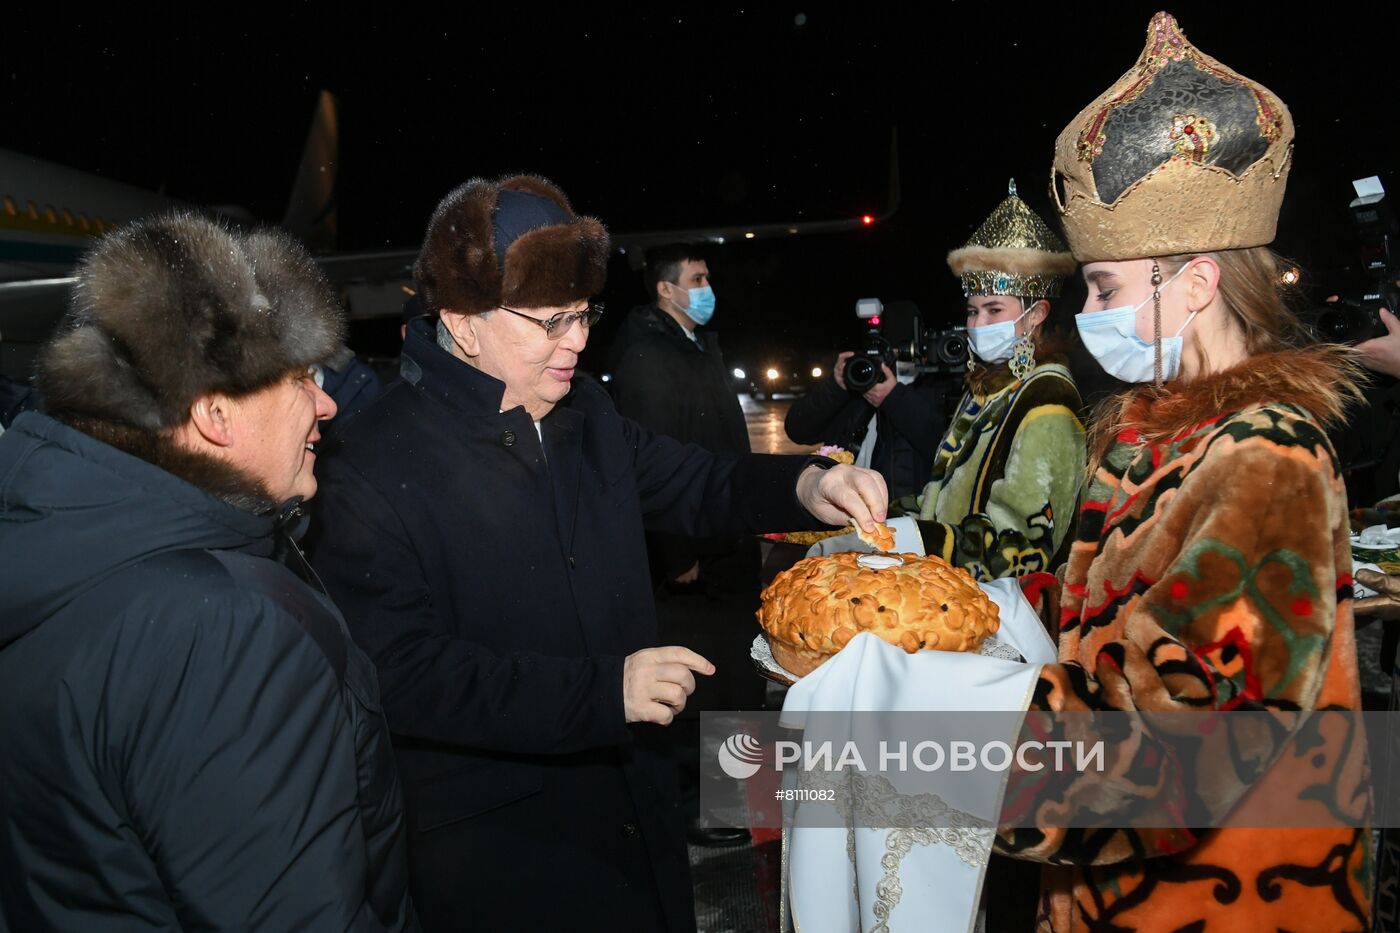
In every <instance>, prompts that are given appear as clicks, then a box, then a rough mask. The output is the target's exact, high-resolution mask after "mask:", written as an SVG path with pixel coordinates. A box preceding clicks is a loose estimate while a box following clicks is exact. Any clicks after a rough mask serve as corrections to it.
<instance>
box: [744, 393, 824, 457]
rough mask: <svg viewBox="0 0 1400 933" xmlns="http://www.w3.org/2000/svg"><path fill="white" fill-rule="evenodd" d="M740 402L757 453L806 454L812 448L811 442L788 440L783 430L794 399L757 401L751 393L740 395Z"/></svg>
mask: <svg viewBox="0 0 1400 933" xmlns="http://www.w3.org/2000/svg"><path fill="white" fill-rule="evenodd" d="M739 404H740V405H742V406H743V408H744V420H745V421H746V422H747V423H748V427H749V443H750V444H751V445H752V447H753V452H754V453H756V454H805V453H809V452H811V450H812V446H811V445H810V444H794V443H793V442H792V441H790V440H788V436H787V433H786V432H785V431H784V430H783V419H784V418H785V417H787V411H788V409H789V408H790V407H792V399H791V398H788V397H781V398H778V399H775V400H773V399H765V400H764V401H762V402H756V401H754V400H753V398H752V397H751V396H749V395H740V396H739Z"/></svg>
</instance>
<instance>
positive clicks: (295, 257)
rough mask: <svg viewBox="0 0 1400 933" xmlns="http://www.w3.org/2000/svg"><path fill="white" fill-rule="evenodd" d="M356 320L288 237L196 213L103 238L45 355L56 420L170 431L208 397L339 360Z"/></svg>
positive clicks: (44, 380) (42, 365) (42, 368)
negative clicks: (347, 316)
mask: <svg viewBox="0 0 1400 933" xmlns="http://www.w3.org/2000/svg"><path fill="white" fill-rule="evenodd" d="M344 334H345V324H344V319H343V317H342V315H341V311H340V307H339V305H338V304H337V303H336V301H335V296H334V295H333V294H332V293H331V290H330V288H329V286H328V285H327V284H326V280H325V279H324V278H323V277H322V276H321V272H320V270H319V269H318V268H317V267H316V263H315V262H314V261H313V260H312V258H311V256H310V255H309V254H308V253H307V252H306V250H305V249H303V248H302V246H301V245H300V244H299V243H297V242H296V241H295V240H293V239H292V238H291V237H289V236H287V235H286V234H283V233H278V232H275V231H269V230H259V231H255V232H250V233H244V232H240V231H235V230H230V229H228V228H227V227H225V226H223V225H221V224H219V223H216V222H215V221H212V220H209V219H206V218H204V217H201V216H198V215H196V214H192V213H188V212H177V213H171V214H165V215H161V216H158V217H153V218H149V219H146V220H140V221H137V222H135V223H132V224H129V225H127V226H125V227H122V228H120V229H118V230H116V231H115V232H113V233H110V234H108V235H106V236H104V237H103V238H102V239H101V240H100V241H98V243H97V246H96V247H95V248H94V249H93V250H92V252H90V253H88V255H87V256H86V257H84V259H83V260H82V262H81V263H80V265H79V267H78V282H77V285H76V286H74V290H73V295H72V300H71V302H70V306H69V311H68V315H67V317H66V318H65V319H64V322H63V324H61V325H60V327H59V329H58V332H57V333H56V334H55V335H54V337H53V339H52V341H50V343H49V345H48V346H47V347H46V348H45V349H44V351H43V354H42V356H41V357H40V360H39V378H38V385H39V392H40V395H41V396H42V398H43V407H44V410H45V411H46V412H48V413H49V414H51V415H53V416H55V417H57V418H59V419H60V420H63V419H65V418H96V419H99V420H101V421H106V422H112V423H116V424H122V425H129V426H132V427H136V428H140V429H142V430H145V431H150V432H159V431H161V430H163V429H167V428H172V427H175V426H177V425H180V424H183V423H184V422H185V421H186V420H187V419H188V418H189V409H190V405H191V404H192V403H193V402H194V400H195V399H196V398H197V397H199V396H200V395H202V394H204V393H207V392H224V393H227V394H229V395H234V396H239V395H246V394H248V393H250V392H254V391H256V390H258V389H261V388H264V387H265V386H268V385H270V384H272V383H273V382H275V381H277V379H279V378H280V377H282V376H284V375H286V374H287V373H290V372H292V371H294V370H298V369H304V368H306V367H308V366H310V365H311V364H313V363H321V362H324V361H326V360H329V359H330V358H331V357H333V356H334V355H336V354H337V352H339V351H340V349H341V344H342V341H343V339H344Z"/></svg>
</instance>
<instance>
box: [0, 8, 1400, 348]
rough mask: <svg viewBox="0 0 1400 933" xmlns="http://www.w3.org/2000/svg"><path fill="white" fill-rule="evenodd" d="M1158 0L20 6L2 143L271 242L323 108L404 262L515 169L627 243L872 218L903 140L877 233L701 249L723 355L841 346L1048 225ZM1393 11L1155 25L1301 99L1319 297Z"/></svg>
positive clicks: (343, 214)
mask: <svg viewBox="0 0 1400 933" xmlns="http://www.w3.org/2000/svg"><path fill="white" fill-rule="evenodd" d="M1156 9H1157V6H1156V5H1155V4H1144V3H1136V2H1126V3H1099V4H1093V5H1088V4H1084V5H1076V4H1060V5H1052V4H1039V5H1034V6H1030V5H1027V6H1024V7H1023V6H1021V5H1008V4H968V3H963V2H952V3H932V4H927V5H924V6H922V7H920V8H919V9H918V11H916V12H909V11H901V10H898V9H896V8H894V7H882V6H880V5H877V4H844V5H841V6H839V7H836V8H835V9H829V8H827V7H826V6H822V7H816V6H806V5H802V4H787V5H781V6H780V5H773V4H758V5H753V6H746V7H743V8H739V7H718V6H712V5H704V6H701V5H698V4H697V5H692V6H689V7H674V8H670V7H665V6H641V5H637V6H625V5H622V6H612V7H609V6H605V5H590V6H588V7H587V8H585V9H582V10H575V11H567V10H555V9H553V8H550V7H545V6H534V5H525V4H498V5H495V6H493V7H489V8H480V7H479V5H471V6H467V5H463V6H460V7H459V6H455V5H452V6H448V7H445V8H442V9H433V8H414V7H411V6H408V5H393V6H381V7H379V8H378V11H377V12H376V13H375V14H374V15H365V14H362V13H357V12H354V10H353V7H351V6H349V5H345V6H339V7H334V8H324V9H321V8H316V7H312V6H308V5H305V4H286V5H284V6H283V7H281V8H269V9H263V8H241V7H228V8H220V7H211V8H206V9H197V8H196V7H194V6H191V5H183V6H180V7H169V8H166V7H149V8H141V7H138V6H135V5H133V6H130V7H128V8H126V9H125V10H124V11H123V12H122V13H121V14H120V15H112V16H110V17H108V18H106V19H99V18H97V17H95V16H93V15H90V14H87V13H81V14H79V13H72V12H70V13H67V14H65V18H64V19H61V20H48V19H44V20H40V19H35V18H25V17H26V16H27V15H28V14H20V15H15V14H11V13H7V14H6V17H5V18H6V20H7V22H6V28H5V30H4V35H3V40H2V41H0V78H2V79H3V92H0V108H3V118H2V119H0V146H3V147H4V148H7V149H13V150H17V151H20V152H26V153H30V154H33V155H36V156H39V157H42V158H45V159H49V160H52V161H55V162H59V163H62V164H65V165H69V166H72V167H75V168H78V169H83V170H86V171H91V172H97V173H100V174H102V175H104V176H108V177H110V178H113V179H117V180H120V181H124V182H127V183H130V184H134V185H138V186H141V187H146V188H153V189H162V190H164V191H165V192H166V193H168V194H169V195H170V196H172V197H176V198H180V199H182V200H186V201H190V202H196V203H207V204H237V205H242V206H244V207H246V208H248V209H249V210H251V211H252V212H253V213H254V214H255V215H256V216H258V217H260V218H263V219H266V220H269V221H273V222H275V221H276V220H277V219H279V218H280V217H281V214H282V211H283V209H284V207H285V204H286V200H287V196H288V193H289V191H290V188H291V183H292V178H293V175H294V172H295V169H296V166H297V163H298V161H299V159H300V156H301V148H302V143H303V139H304V137H305V133H306V129H307V125H308V123H309V120H310V115H311V112H312V108H313V106H314V103H315V100H316V96H317V93H318V91H319V90H320V89H321V88H328V89H330V90H331V91H333V92H334V93H335V94H336V95H337V97H338V99H339V102H340V127H341V144H340V167H339V189H338V203H339V218H340V231H341V234H340V241H339V247H340V248H341V249H379V248H385V247H413V246H415V245H416V244H417V242H418V241H419V239H420V238H421V235H422V230H423V227H424V225H425V223H426V219H427V216H428V214H429V212H430V211H431V209H432V207H433V205H434V204H435V203H436V201H437V200H438V198H440V197H441V196H442V195H443V194H444V193H445V192H446V191H447V190H448V189H449V188H450V187H452V186H453V185H455V184H457V183H458V182H460V181H463V180H465V179H466V178H468V177H470V176H473V175H486V176H491V175H497V174H501V173H506V172H514V171H530V172H537V173H540V174H543V175H545V176H547V177H550V178H552V179H553V180H554V181H556V182H557V183H559V184H560V185H561V186H562V187H563V188H564V190H565V191H566V192H568V194H569V195H570V197H571V198H572V199H573V201H574V204H575V207H576V208H578V209H579V210H580V211H583V212H587V213H591V214H594V215H596V216H598V217H600V218H602V219H603V220H604V221H605V222H606V223H607V224H608V225H609V226H610V227H612V228H613V229H615V230H636V229H647V228H671V227H679V226H687V225H703V224H718V223H730V224H732V223H761V222H776V221H787V220H796V219H811V220H819V219H829V218H841V217H854V216H858V215H860V214H862V213H867V212H868V213H872V214H879V213H881V212H882V211H883V210H884V209H885V206H886V201H887V197H888V188H889V181H890V179H889V164H890V138H891V130H892V129H893V128H896V127H897V128H898V139H899V147H898V148H899V152H898V155H899V163H900V167H901V172H900V182H901V186H902V195H903V197H902V201H901V203H900V206H899V209H898V211H897V212H896V213H895V214H894V216H893V217H892V218H891V219H889V220H888V221H885V222H882V223H879V224H876V225H874V226H873V227H870V228H866V229H861V230H855V231H852V232H850V233H843V234H833V235H824V236H813V237H804V238H801V239H793V240H788V241H776V240H755V241H750V242H742V241H741V242H737V243H727V244H725V245H724V246H720V247H716V248H715V249H714V250H713V255H712V263H711V265H712V268H713V271H714V273H715V290H716V293H717V295H718V298H719V306H718V312H717V315H716V320H715V327H716V328H718V329H719V330H720V331H721V332H722V333H723V335H724V341H725V344H726V346H727V347H728V348H729V353H730V355H732V356H734V357H735V358H747V357H749V356H753V355H755V354H758V353H760V352H769V351H771V350H773V349H774V348H780V347H783V348H791V349H794V350H798V349H800V350H801V352H803V353H813V354H816V353H821V354H826V355H830V354H831V353H834V351H835V350H836V349H838V348H840V347H841V346H849V345H850V344H851V343H853V342H854V339H855V336H856V334H857V333H858V330H857V327H856V325H855V320H854V315H853V313H852V308H853V305H854V302H855V300H856V299H857V298H860V297H864V296H880V297H881V298H883V299H884V300H885V301H886V302H889V301H891V300H895V299H901V298H910V299H914V300H915V301H917V302H919V304H920V305H921V306H922V307H923V308H924V309H925V313H926V315H929V316H932V317H935V318H936V319H937V321H938V323H941V324H951V323H960V320H959V319H960V317H961V315H960V309H961V306H962V303H961V296H960V293H959V290H958V288H957V283H956V280H955V279H954V278H953V277H952V276H951V274H950V273H949V272H948V269H947V267H946V265H945V264H944V259H943V257H944V255H945V254H946V252H947V251H948V250H949V249H952V248H955V247H957V246H959V245H961V244H962V242H963V241H964V240H965V239H966V237H967V236H968V235H969V234H970V233H971V231H972V230H973V229H974V228H975V227H976V226H977V224H978V223H980V222H981V220H982V219H983V218H984V217H985V216H986V215H987V214H988V213H989V212H990V211H991V209H992V208H993V207H994V206H995V205H996V204H997V203H998V202H999V201H1000V200H1001V198H1002V197H1003V196H1004V195H1005V191H1006V180H1007V178H1008V177H1011V176H1015V177H1016V178H1017V180H1018V181H1019V183H1020V191H1021V194H1022V196H1023V197H1024V198H1026V200H1027V201H1029V203H1030V204H1031V206H1032V207H1033V208H1035V209H1037V210H1038V211H1040V212H1041V213H1042V214H1043V215H1045V216H1047V217H1048V216H1050V212H1049V209H1048V198H1047V195H1046V184H1047V179H1048V176H1049V169H1050V162H1051V158H1052V147H1053V143H1054V139H1055V136H1056V135H1057V134H1058V133H1059V131H1060V130H1061V129H1062V128H1063V127H1064V126H1065V124H1066V123H1067V122H1068V121H1069V120H1070V119H1071V118H1072V117H1073V116H1074V115H1075V114H1076V113H1077V112H1078V111H1079V110H1080V108H1082V107H1083V106H1085V105H1086V104H1088V103H1089V101H1090V100H1091V99H1093V97H1095V96H1096V95H1097V94H1098V93H1100V92H1101V91H1103V90H1105V89H1106V88H1107V87H1108V86H1109V84H1110V83H1112V82H1113V81H1114V80H1116V79H1117V78H1118V77H1119V75H1120V74H1122V73H1123V72H1124V71H1125V70H1126V69H1127V68H1128V67H1129V66H1131V65H1132V63H1133V62H1134V60H1135V59H1136V57H1137V55H1138V53H1139V51H1140V49H1141V48H1142V45H1143V41H1144V36H1145V29H1146V25H1147V22H1148V20H1149V18H1150V17H1151V15H1152V13H1153V12H1154V11H1155V10H1156ZM1381 9H1382V7H1381V5H1374V6H1363V5H1349V4H1338V3H1329V4H1316V5H1307V6H1301V7H1285V6H1284V5H1262V4H1248V5H1246V4H1222V3H1218V2H1217V3H1210V4H1205V3H1196V2H1192V3H1177V4H1174V5H1173V6H1172V7H1171V11H1172V12H1173V13H1174V14H1176V15H1177V17H1178V19H1179V20H1180V22H1181V24H1182V26H1183V28H1184V29H1185V31H1186V33H1187V35H1188V36H1189V37H1190V38H1191V40H1192V41H1193V42H1195V43H1196V44H1197V45H1198V46H1200V47H1201V48H1202V49H1204V50H1205V51H1206V52H1207V53H1209V54H1212V55H1214V56H1216V57H1217V58H1219V59H1220V60H1222V61H1223V62H1225V63H1226V64H1227V65H1229V66H1231V67H1233V68H1234V69H1235V70H1237V71H1239V72H1240V73H1242V74H1244V75H1247V76H1249V77H1251V78H1255V79H1257V80H1259V81H1261V82H1263V83H1264V84H1266V85H1267V86H1269V87H1270V88H1271V89H1272V90H1273V91H1274V92H1275V93H1277V94H1278V95H1279V97H1280V98H1281V99H1282V100H1283V101H1284V102H1286V103H1287V104H1288V105H1289V106H1290V108H1291V110H1292V113H1293V117H1294V120H1295V121H1296V124H1297V134H1298V135H1297V139H1298V146H1297V151H1296V154H1295V160H1294V166H1293V171H1292V175H1291V177H1290V179H1289V193H1288V197H1287V199H1286V201H1285V205H1284V210H1283V216H1282V221H1281V224H1280V230H1279V238H1278V242H1277V244H1276V247H1277V248H1278V249H1279V250H1281V251H1282V252H1285V253H1287V254H1290V255H1292V256H1294V257H1296V258H1297V259H1298V260H1299V261H1300V262H1301V263H1302V264H1303V267H1304V269H1305V272H1306V273H1307V275H1306V276H1305V279H1304V282H1305V284H1306V285H1310V286H1311V287H1312V288H1313V289H1314V290H1315V292H1316V294H1318V296H1319V297H1320V296H1321V295H1325V294H1327V293H1329V292H1332V291H1336V290H1338V289H1345V288H1348V287H1354V286H1355V285H1357V284H1359V283H1358V282H1357V280H1356V271H1355V268H1354V267H1355V265H1356V262H1355V259H1354V255H1355V253H1356V242H1355V238H1354V235H1353V232H1352V229H1351V226H1350V221H1349V217H1348V213H1347V204H1348V202H1349V201H1350V199H1351V198H1352V196H1353V194H1352V190H1351V186H1350V181H1351V180H1352V179H1354V178H1358V177H1361V176H1365V175H1372V174H1380V175H1381V177H1382V180H1383V181H1384V182H1385V183H1386V185H1387V187H1388V188H1389V189H1392V190H1400V178H1397V177H1396V172H1395V166H1396V164H1397V154H1400V153H1397V149H1398V148H1400V142H1398V141H1397V136H1400V134H1397V132H1396V130H1395V123H1394V120H1395V111H1396V107H1395V98H1394V96H1393V91H1392V85H1393V83H1394V82H1393V70H1394V68H1393V65H1386V64H1384V62H1385V60H1386V59H1388V58H1391V57H1392V50H1393V49H1394V47H1395V41H1396V35H1397V33H1396V26H1397V17H1396V14H1395V13H1394V12H1380V10H1381ZM1393 9H1394V8H1393V7H1392V8H1391V10H1393ZM215 10H217V11H220V12H218V13H214V12H211V11H215ZM272 10H275V12H274V11H272ZM1195 209H1199V210H1210V209H1211V205H1206V204H1203V205H1199V206H1198V207H1197V208H1195ZM604 297H605V298H606V300H607V303H608V305H609V308H610V311H609V315H608V317H607V318H605V319H604V322H603V323H602V324H601V325H600V326H599V328H598V330H597V331H596V332H595V334H594V340H593V343H594V345H595V346H591V347H590V351H593V350H595V349H598V350H602V349H605V345H606V343H607V340H608V338H609V337H610V335H611V333H612V329H613V328H614V327H616V325H617V324H618V323H619V322H620V319H621V317H622V315H623V312H625V310H626V309H627V308H628V307H630V306H631V305H632V304H634V303H636V302H637V301H638V300H640V298H641V286H640V276H639V275H638V274H637V273H636V272H634V271H632V270H631V269H629V268H628V266H627V264H626V262H624V261H621V260H619V261H617V262H615V263H614V266H613V269H612V274H611V277H610V282H609V286H608V291H607V294H606V295H605V296H604ZM393 329H394V330H395V331H396V330H397V328H396V327H394V328H393ZM597 359H598V357H597V356H595V357H594V362H595V364H596V361H597Z"/></svg>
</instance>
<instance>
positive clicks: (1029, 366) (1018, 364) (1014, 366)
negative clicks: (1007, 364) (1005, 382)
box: [1011, 331, 1035, 379]
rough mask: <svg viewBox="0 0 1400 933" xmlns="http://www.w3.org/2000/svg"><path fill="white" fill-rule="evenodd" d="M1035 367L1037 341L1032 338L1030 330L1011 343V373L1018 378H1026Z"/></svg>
mask: <svg viewBox="0 0 1400 933" xmlns="http://www.w3.org/2000/svg"><path fill="white" fill-rule="evenodd" d="M1033 369H1035V341H1033V340H1031V335H1030V332H1029V331H1027V332H1026V333H1024V334H1022V335H1021V336H1019V337H1017V338H1016V342H1015V343H1014V344H1012V345H1011V375H1013V376H1015V377H1016V378H1017V379H1024V378H1026V376H1028V375H1030V372H1031V370H1033Z"/></svg>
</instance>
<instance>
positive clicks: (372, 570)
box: [314, 322, 816, 931]
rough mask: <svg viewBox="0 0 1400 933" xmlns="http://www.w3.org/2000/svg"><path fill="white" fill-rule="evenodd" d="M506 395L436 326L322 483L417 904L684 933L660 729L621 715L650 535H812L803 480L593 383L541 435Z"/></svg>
mask: <svg viewBox="0 0 1400 933" xmlns="http://www.w3.org/2000/svg"><path fill="white" fill-rule="evenodd" d="M503 391H504V385H503V384H502V383H501V382H499V381H497V380H495V379H493V378H491V377H490V376H487V375H486V374H484V373H482V372H480V371H478V370H476V369H474V368H472V367H470V366H468V365H466V364H464V363H462V362H460V361H459V360H457V359H455V358H454V357H453V356H451V355H450V354H448V353H447V352H445V351H443V350H442V349H441V348H440V347H438V346H437V345H436V343H435V342H434V340H433V334H432V330H431V328H430V327H429V326H427V325H426V324H425V323H421V322H420V323H419V324H417V325H415V326H414V327H412V328H411V330H410V333H409V337H408V341H407V343H406V344H405V347H404V358H403V371H402V379H401V380H400V381H399V382H397V383H395V384H394V385H393V386H391V387H390V388H389V389H388V390H387V391H386V392H385V393H384V394H383V395H382V396H381V397H380V398H379V399H378V400H376V401H375V402H374V403H373V404H372V405H371V406H370V407H369V408H367V409H366V410H365V411H363V412H361V413H360V414H359V415H357V416H356V417H355V418H354V419H353V420H351V421H350V422H349V423H348V424H346V425H344V426H343V427H342V428H341V430H340V431H339V432H338V435H337V436H336V437H335V439H334V440H333V441H332V442H331V445H330V447H329V448H328V449H327V451H326V456H325V457H324V458H323V461H322V464H321V465H320V468H319V470H318V472H319V474H320V477H321V480H320V481H321V489H320V493H319V495H318V496H317V498H316V500H315V507H316V513H315V519H316V520H315V525H316V526H318V528H319V531H318V533H317V534H316V535H315V536H314V564H315V567H316V569H317V571H318V573H319V574H320V576H321V578H322V579H323V580H324V582H325V585H326V587H327V589H328V590H329V591H330V593H331V595H332V596H333V597H334V599H335V601H336V603H337V604H338V605H339V606H340V607H341V609H342V610H343V611H344V613H345V617H346V619H347V620H348V621H349V624H350V628H351V632H352V634H353V635H354V637H355V639H356V640H357V641H358V642H359V643H360V645H361V646H362V647H363V648H364V649H365V650H366V651H367V652H368V653H369V655H370V656H371V658H373V660H374V661H375V663H376V665H377V667H378V670H379V679H380V689H381V692H382V695H383V702H384V707H385V710H386V713H387V715H388V718H389V725H390V728H391V730H392V731H393V733H394V742H395V747H396V752H397V755H398V760H399V765H400V772H401V775H402V778H403V783H404V792H405V797H406V805H407V813H408V818H409V826H410V833H411V836H410V845H409V856H410V872H411V876H412V884H413V894H414V900H415V902H416V904H417V907H418V910H419V914H420V916H421V918H422V920H423V923H424V927H425V928H426V929H428V930H430V931H431V930H456V929H463V928H467V927H470V928H473V929H491V930H496V929H521V930H537V929H538V930H544V929H608V930H634V929H635V930H689V929H692V928H693V927H694V923H695V920H694V912H693V906H692V896H691V889H690V881H689V870H688V864H687V860H686V851H685V846H684V841H683V836H682V828H681V819H680V816H679V814H678V812H677V810H676V806H675V792H674V787H673V782H674V775H673V770H672V769H671V768H670V767H669V762H668V760H667V758H666V753H665V751H664V748H663V746H662V743H661V742H660V741H659V738H660V737H661V732H660V730H661V727H659V726H653V725H641V724H634V725H628V724H627V723H626V722H625V715H624V711H623V698H622V671H623V661H624V659H625V658H626V657H627V656H628V655H630V654H632V653H633V652H635V651H638V650H639V649H642V648H646V647H651V646H653V645H655V643H656V642H655V628H656V625H655V608H654V605H653V601H652V591H651V584H650V580H649V576H648V572H647V558H646V549H645V540H644V537H643V529H644V527H652V528H658V529H662V530H668V531H674V532H678V533H683V534H689V535H713V534H737V533H742V532H761V531H772V530H787V529H791V528H797V527H808V528H810V527H816V525H815V524H814V520H813V519H812V517H811V516H810V515H809V514H808V513H807V512H806V511H805V510H804V509H802V507H801V506H800V505H799V504H798V503H797V501H796V496H795V493H794V489H795V486H796V480H797V475H798V473H799V472H800V471H801V469H802V468H803V467H804V466H805V465H806V464H807V463H809V462H811V461H809V460H807V459H805V458H800V457H765V456H760V455H746V456H728V457H724V456H717V455H714V454H710V453H708V452H706V451H704V450H702V449H700V448H698V447H695V446H692V445H682V444H680V443H677V442H675V441H672V440H670V439H668V438H664V437H660V436H657V435H653V434H651V433H649V432H648V431H646V430H644V429H643V428H641V427H639V426H638V425H637V424H636V423H634V422H632V421H629V420H627V419H625V418H623V417H621V416H620V415H618V413H617V411H616V409H615V408H614V407H613V404H612V402H611V400H610V399H609V398H608V396H607V393H606V392H604V391H603V389H602V388H601V387H600V386H599V385H597V384H596V383H595V382H593V381H592V380H590V379H587V378H584V377H579V378H577V379H576V380H575V382H574V388H573V391H572V392H571V393H570V394H569V396H567V397H566V398H565V399H564V400H563V401H562V402H561V403H560V404H559V405H558V406H557V407H556V408H555V409H554V410H553V411H552V412H550V413H549V414H548V415H547V416H545V418H544V419H543V420H542V421H541V423H540V434H537V433H536V429H535V425H534V424H533V422H532V421H531V419H530V417H529V415H528V414H527V413H526V412H525V410H524V409H523V408H518V407H517V408H513V409H511V410H509V411H504V412H503V411H500V406H501V400H502V393H503ZM541 435H542V439H541ZM755 631H757V629H756V628H755Z"/></svg>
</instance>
